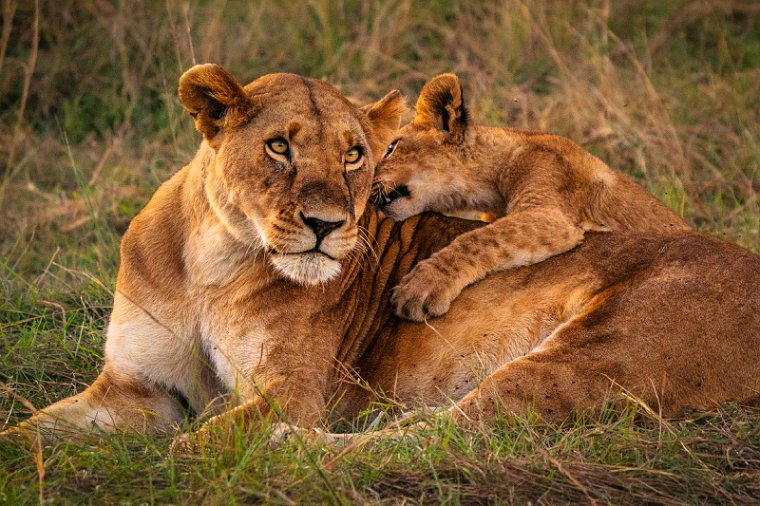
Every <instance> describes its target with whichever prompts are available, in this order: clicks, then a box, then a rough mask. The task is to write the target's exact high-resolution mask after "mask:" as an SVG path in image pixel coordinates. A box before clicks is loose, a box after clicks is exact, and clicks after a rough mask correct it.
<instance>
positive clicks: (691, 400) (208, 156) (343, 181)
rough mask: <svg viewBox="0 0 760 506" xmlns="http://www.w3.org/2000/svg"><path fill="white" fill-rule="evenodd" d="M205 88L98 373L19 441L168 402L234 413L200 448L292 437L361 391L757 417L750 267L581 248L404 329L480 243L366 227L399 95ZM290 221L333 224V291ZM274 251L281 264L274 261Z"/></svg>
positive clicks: (136, 418) (604, 239)
mask: <svg viewBox="0 0 760 506" xmlns="http://www.w3.org/2000/svg"><path fill="white" fill-rule="evenodd" d="M214 69H215V67H208V66H201V67H195V68H193V69H191V70H190V71H189V73H188V74H186V75H185V76H184V77H183V81H182V82H183V83H185V84H187V83H188V82H189V83H192V82H193V79H194V78H195V77H198V78H199V79H201V80H202V82H203V83H206V84H208V83H211V84H210V86H211V88H205V87H191V88H190V89H191V90H194V91H191V93H199V92H202V93H203V94H204V96H206V97H211V98H213V99H214V101H212V102H209V103H208V104H209V105H207V106H202V107H212V108H213V109H215V110H214V111H212V112H213V114H211V113H210V112H209V111H208V110H206V109H203V108H201V109H197V108H196V105H195V104H197V102H196V101H195V100H194V99H190V100H188V99H187V95H182V96H184V97H185V98H183V100H184V101H185V105H187V106H188V108H189V109H190V110H191V112H193V113H195V114H196V120H198V114H199V113H204V111H205V112H206V113H209V114H208V116H207V117H208V118H210V119H209V121H210V122H211V123H208V122H207V121H206V120H205V119H201V120H200V121H199V123H198V126H199V129H200V130H201V131H202V132H203V134H204V136H205V138H206V140H205V141H204V143H203V144H202V146H201V149H200V150H199V152H198V154H197V155H196V157H195V158H194V159H193V161H192V162H191V163H190V164H189V165H187V166H186V167H185V168H183V169H181V170H180V171H179V172H177V173H176V174H175V175H174V176H172V178H171V179H170V180H169V181H167V182H166V183H164V184H163V185H162V186H161V187H160V188H159V189H158V190H157V191H156V193H155V195H154V196H153V198H152V199H151V201H150V202H149V203H148V205H147V206H146V207H145V209H143V211H141V212H140V213H139V214H138V215H137V216H136V217H135V219H134V220H133V221H132V223H131V224H130V227H129V230H128V231H127V233H126V234H125V236H124V238H123V240H122V245H121V267H120V270H119V275H118V280H117V289H116V295H115V299H114V308H113V313H112V315H111V321H110V325H109V328H108V337H107V342H106V350H105V366H104V369H103V372H102V373H101V375H100V376H99V377H98V379H97V380H96V381H95V382H94V383H93V385H92V386H90V387H89V388H87V389H86V390H85V391H83V392H82V393H80V394H78V395H75V396H73V397H70V398H68V399H64V400H62V401H60V402H58V403H56V404H53V405H51V406H48V407H47V408H44V409H42V410H41V411H40V412H39V413H38V414H37V415H35V416H34V417H32V418H31V419H30V420H28V421H26V422H24V423H23V424H21V425H20V426H19V427H16V428H15V429H12V430H11V432H12V433H21V434H27V435H28V434H34V433H35V432H36V431H38V430H40V431H42V432H44V433H45V434H50V435H52V436H58V437H61V436H69V435H74V434H81V433H87V432H89V431H92V430H93V429H94V428H95V429H99V430H103V431H114V430H138V431H144V432H155V431H165V430H171V429H172V427H173V425H174V424H175V423H177V422H179V421H180V420H182V417H183V411H182V408H181V404H180V402H179V401H178V400H177V398H179V397H182V398H184V399H186V400H187V401H188V404H189V405H190V407H191V409H192V411H193V413H195V414H196V415H198V414H201V413H214V412H217V413H219V410H220V409H224V407H225V406H228V405H229V403H233V404H235V403H237V407H235V408H234V409H229V410H227V411H223V412H221V413H219V414H217V415H216V416H214V417H213V418H211V419H210V420H209V421H208V422H207V424H206V425H205V426H204V427H203V429H202V430H201V434H205V431H207V430H208V428H210V427H214V426H221V427H224V426H225V425H228V424H237V423H242V424H249V425H250V426H251V427H253V426H255V423H256V421H257V420H258V419H259V417H260V416H267V414H268V413H269V414H271V413H272V412H275V413H277V415H278V416H282V417H284V418H285V419H286V420H288V421H291V422H295V423H299V424H301V425H303V426H306V427H311V426H315V425H319V424H321V423H323V422H324V421H325V419H326V418H327V417H328V412H329V413H331V414H332V415H333V416H334V417H345V418H348V419H352V418H353V417H355V416H357V415H358V414H359V413H360V412H361V410H363V409H365V408H366V407H367V406H368V405H369V403H370V402H372V401H373V400H374V399H376V398H375V397H374V394H373V393H372V392H373V391H374V392H383V393H384V394H385V395H388V396H390V397H392V398H394V399H396V400H398V401H399V402H400V403H403V404H406V405H414V404H415V403H423V404H427V405H431V404H435V403H438V404H448V403H451V402H454V403H455V404H454V405H453V407H452V408H451V412H452V414H453V415H454V416H456V417H457V419H458V420H459V421H460V422H462V423H470V422H477V421H478V420H483V421H487V420H489V419H491V418H492V417H493V416H494V415H495V414H496V413H498V412H502V413H509V412H519V413H522V412H524V411H526V410H528V409H536V410H537V411H538V412H539V414H540V415H541V416H544V417H546V418H547V419H552V420H555V419H560V420H561V419H562V418H563V417H565V416H567V414H568V413H569V412H571V411H572V410H573V409H576V408H584V407H589V406H595V405H599V403H601V402H602V401H603V400H604V399H605V398H607V397H608V396H610V395H611V396H613V398H614V396H615V395H617V394H618V393H619V392H620V391H621V390H622V389H625V390H626V391H628V392H630V393H631V394H633V395H636V396H639V397H640V398H641V399H642V400H643V401H644V402H648V403H651V404H652V405H653V406H654V407H655V409H661V410H662V412H663V413H664V414H668V415H672V414H677V413H679V412H680V411H681V410H682V409H684V408H686V407H697V408H711V407H713V406H716V405H718V404H720V403H722V402H725V401H728V400H736V401H740V402H753V401H756V400H757V398H758V392H759V391H760V316H759V315H760V300H759V299H758V293H757V287H758V286H760V258H758V257H757V256H756V255H754V254H752V253H750V252H748V251H746V250H742V249H741V248H739V247H737V246H734V245H730V244H726V243H723V242H721V241H719V240H717V239H714V238H710V237H707V236H704V235H700V234H696V233H691V232H686V233H682V234H672V235H670V236H665V235H662V234H649V235H646V234H645V235H636V234H616V233H604V234H597V233H590V234H588V237H587V238H586V240H585V241H583V243H582V244H581V245H580V246H579V247H578V248H575V249H574V250H572V251H571V252H569V253H566V254H562V255H557V256H554V257H552V258H550V259H548V260H546V261H544V262H541V263H538V264H535V265H530V266H525V267H520V268H516V269H509V270H507V271H503V272H499V273H495V274H493V275H491V276H488V277H487V278H486V279H484V280H483V281H482V282H480V283H478V284H475V285H473V286H470V287H468V288H466V289H465V290H464V291H463V292H462V294H461V296H460V297H459V298H458V299H457V301H456V302H455V304H453V305H452V307H451V310H450V311H449V313H448V314H447V315H445V316H443V317H442V318H440V319H438V320H436V321H434V322H433V323H432V324H429V325H425V324H420V323H413V322H408V321H404V320H399V319H397V318H396V317H394V315H393V311H392V308H391V306H390V304H389V299H390V291H391V287H393V286H395V285H396V284H397V283H398V282H399V281H400V279H401V278H402V277H403V276H404V275H406V274H407V273H408V272H409V271H410V270H411V269H412V267H413V266H414V265H415V264H417V263H418V262H420V261H421V260H423V259H425V258H427V257H429V256H430V255H431V254H432V253H434V252H435V251H437V250H440V249H441V248H442V247H444V246H445V245H447V244H449V243H450V242H451V241H452V240H453V239H454V238H455V237H457V236H458V235H460V234H463V233H467V232H469V231H472V230H475V229H477V228H478V227H480V226H482V225H483V224H482V223H477V222H473V221H464V220H457V219H453V218H446V217H443V216H440V215H431V214H426V215H422V216H419V217H413V218H411V219H409V220H406V221H405V222H403V223H394V222H393V221H392V220H389V219H384V218H383V217H382V216H381V215H380V214H378V213H376V212H373V211H371V210H366V209H365V206H366V203H367V200H368V197H369V194H370V186H371V181H372V176H373V169H374V165H375V163H376V160H377V159H378V158H379V157H380V156H381V154H382V153H381V151H380V150H381V148H382V147H383V146H385V145H387V143H388V142H389V141H390V140H391V139H392V138H393V135H395V132H393V131H389V130H388V128H389V127H391V126H394V125H392V124H393V122H394V121H397V120H398V112H399V111H400V110H401V104H400V102H399V101H400V100H401V99H400V97H399V96H398V94H396V93H392V94H390V95H389V96H388V97H386V98H385V99H383V100H381V101H380V102H379V103H378V104H376V107H370V108H369V110H370V111H371V110H372V109H375V111H374V112H370V113H368V112H366V111H367V109H365V111H361V110H359V109H357V108H356V107H354V106H352V105H351V104H350V103H348V102H347V101H345V100H344V99H343V98H342V97H341V96H340V94H339V93H338V92H337V91H335V89H334V88H332V87H330V86H329V85H327V84H325V83H321V82H319V81H315V80H311V79H305V78H302V77H299V76H294V75H287V74H277V75H269V76H264V77H262V78H260V79H258V80H256V81H254V82H253V83H251V84H250V85H248V86H246V87H245V88H242V89H243V90H244V92H245V95H246V97H247V99H248V100H250V101H253V105H251V104H248V103H242V106H241V102H240V92H239V90H234V89H233V90H232V91H230V89H231V88H230V87H231V84H230V80H229V79H227V77H226V73H224V74H219V75H216V78H214V79H210V80H209V76H208V73H209V72H211V74H212V75H214V72H221V69H218V68H216V69H217V70H214ZM214 83H216V84H214ZM204 86H205V84H204ZM215 86H220V87H221V88H222V89H221V90H216V89H215V88H214V87H215ZM191 96H192V95H191ZM225 97H233V99H232V100H231V101H230V102H227V98H225ZM200 98H202V99H203V97H200ZM204 100H205V99H204ZM220 100H221V101H223V102H219V101H220ZM229 107H242V109H241V111H244V112H241V111H237V112H234V111H227V113H226V114H232V115H233V116H232V117H236V118H238V120H236V122H235V123H234V124H232V125H230V124H228V123H227V122H226V121H225V120H224V118H225V117H226V114H221V115H220V114H219V112H218V110H217V109H219V108H221V109H222V110H225V109H228V108H229ZM242 116H244V117H246V120H245V121H243V120H240V117H242ZM201 117H202V118H203V115H202V114H201ZM394 118H395V119H394ZM273 136H281V137H287V138H288V140H289V142H290V145H291V148H292V157H291V161H290V162H289V163H285V162H282V161H277V160H275V159H274V158H272V157H271V156H270V155H268V154H267V152H266V146H265V143H266V141H267V140H268V139H271V138H272V137H273ZM353 142H355V143H359V144H361V145H362V146H364V147H365V148H366V151H365V155H366V158H367V162H366V163H367V165H366V167H364V168H363V169H361V170H362V171H364V172H361V171H357V172H356V173H354V174H353V175H350V174H346V173H345V167H344V164H343V159H342V156H343V154H344V152H345V150H346V149H348V146H350V145H351V143H353ZM212 143H213V145H212ZM349 194H350V195H349ZM301 213H303V214H304V215H305V216H307V217H308V216H313V215H314V214H317V215H318V216H322V218H324V219H330V218H332V219H334V218H342V219H343V220H344V221H345V223H344V224H342V225H341V226H340V227H337V228H335V229H334V230H333V231H332V232H331V233H330V234H329V235H328V236H327V237H326V238H325V239H324V240H323V242H325V241H327V240H328V239H330V238H331V236H333V235H334V238H333V239H331V240H334V241H333V242H332V243H331V244H329V245H327V246H323V247H325V248H327V249H328V250H329V251H330V252H332V254H334V255H335V257H334V261H335V262H337V264H338V272H335V269H334V265H333V264H331V263H330V262H327V260H330V259H329V258H327V260H325V261H324V262H323V261H321V260H320V257H319V256H318V255H320V254H322V253H319V251H308V248H312V249H313V248H314V247H315V236H314V233H312V232H311V231H310V229H309V227H308V226H307V225H306V224H305V223H304V221H303V218H302V217H301ZM352 215H353V216H352ZM361 245H368V246H371V248H372V251H371V252H369V251H365V252H364V253H363V252H362V249H361ZM304 249H307V251H306V252H304V253H298V252H301V251H304ZM288 252H290V253H288ZM284 254H285V255H288V256H289V257H290V258H291V259H292V261H291V262H290V263H287V264H278V263H277V262H278V258H280V257H281V256H282V255H284ZM298 255H301V256H298ZM326 268H328V272H329V273H331V274H332V275H333V276H334V277H332V278H330V279H325V278H326V274H325V272H326V271H325V269H326ZM346 371H353V372H355V373H357V374H358V375H360V377H361V378H362V380H363V381H364V382H365V383H363V384H366V385H369V387H370V389H365V388H360V387H359V386H357V383H356V382H355V381H354V379H353V378H351V377H346ZM231 393H235V394H236V396H237V397H234V396H233V397H232V398H229V401H228V402H223V398H224V397H225V396H227V397H229V396H230V394H231ZM220 399H222V400H220ZM334 404H337V405H334ZM273 408H275V409H273ZM500 409H501V410H505V411H499V410H500Z"/></svg>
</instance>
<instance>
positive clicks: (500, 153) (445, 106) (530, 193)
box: [374, 74, 688, 321]
mask: <svg viewBox="0 0 760 506" xmlns="http://www.w3.org/2000/svg"><path fill="white" fill-rule="evenodd" d="M416 109H417V113H416V115H415V117H414V119H413V120H412V122H411V123H410V124H409V125H407V126H405V127H404V128H402V129H401V131H400V132H399V134H398V135H397V137H396V139H395V140H394V141H393V143H392V144H391V147H392V149H389V150H388V152H387V154H386V156H385V159H384V160H383V161H382V162H380V163H379V164H378V168H377V173H376V176H375V185H374V191H375V196H374V199H375V201H376V202H377V203H378V204H379V206H380V207H381V209H382V211H383V212H384V213H385V214H386V215H387V216H389V217H391V218H393V219H395V220H399V221H400V220H405V219H407V218H409V217H410V216H413V215H415V214H419V213H421V212H424V211H436V212H441V213H452V212H458V211H459V212H461V211H479V212H483V213H486V214H487V215H490V216H494V217H499V216H500V217H501V218H498V219H496V218H493V219H487V220H485V221H493V224H491V225H490V226H488V227H484V228H481V229H478V230H474V231H472V232H469V233H466V234H462V235H461V236H459V237H457V238H456V239H455V240H454V241H452V243H451V244H450V245H448V246H446V247H445V248H443V249H442V250H440V251H438V252H437V253H435V254H434V255H433V256H431V257H430V258H429V259H428V260H425V261H423V262H420V263H419V264H418V265H417V266H416V267H415V268H414V269H413V270H412V271H411V272H410V273H409V274H407V275H406V276H405V277H404V278H403V279H402V280H401V283H400V284H399V286H398V287H397V288H396V290H395V292H394V295H393V299H392V302H393V304H394V306H395V308H396V313H397V314H398V315H399V316H402V317H404V318H408V319H410V320H415V321H423V320H426V319H427V318H430V317H436V316H440V315H442V314H444V313H446V311H448V309H449V305H450V304H451V302H452V301H453V300H454V299H455V298H456V297H457V296H458V295H459V294H460V293H461V291H462V290H463V289H464V287H466V286H468V285H471V284H472V283H475V282H476V281H478V280H479V279H482V278H483V277H485V276H486V275H488V274H490V273H492V272H495V271H499V270H504V269H510V268H513V267H519V266H521V265H530V264H533V263H536V262H540V261H542V260H545V259H547V258H549V257H551V256H554V255H558V254H560V253H563V252H565V251H568V250H570V249H572V248H574V247H575V246H577V245H578V244H579V243H580V242H581V241H582V240H583V236H584V234H585V233H586V232H587V231H589V230H595V231H620V232H622V231H628V232H648V233H654V234H658V233H663V234H672V233H676V232H683V231H686V230H688V226H687V225H686V223H685V222H684V221H683V219H682V218H681V217H680V216H678V215H677V214H675V213H674V212H672V211H671V210H670V209H668V208H667V207H666V206H665V205H664V204H662V203H661V202H660V201H658V200H657V199H656V198H655V197H654V196H652V195H651V194H649V193H648V192H647V191H646V190H644V189H643V188H642V187H640V186H639V185H638V184H636V183H635V182H634V181H633V180H632V179H631V178H629V177H628V176H626V175H624V174H620V173H618V172H615V171H613V170H612V169H610V168H609V167H608V166H607V165H606V164H605V163H604V162H602V161H601V160H599V159H598V158H596V157H595V156H593V155H591V154H590V153H588V152H587V151H585V150H584V149H583V148H581V147H580V146H578V145H577V144H575V143H574V142H572V141H571V140H569V139H567V138H565V137H561V136H559V135H552V134H547V133H541V132H531V131H524V130H514V129H509V128H494V127H486V126H476V125H470V124H468V116H469V114H468V111H467V109H465V105H464V94H463V92H462V86H461V84H460V83H459V79H458V78H457V76H455V75H454V74H443V75H440V76H438V77H436V78H434V79H432V80H431V81H430V82H428V83H427V84H426V85H425V86H424V87H423V88H422V91H421V92H420V96H419V99H418V100H417V106H416Z"/></svg>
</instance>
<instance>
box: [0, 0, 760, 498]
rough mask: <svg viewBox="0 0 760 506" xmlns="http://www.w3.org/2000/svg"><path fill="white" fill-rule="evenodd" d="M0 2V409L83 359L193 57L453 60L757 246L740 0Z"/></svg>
mask: <svg viewBox="0 0 760 506" xmlns="http://www.w3.org/2000/svg"><path fill="white" fill-rule="evenodd" d="M0 1H1V3H2V12H1V15H2V21H1V22H0V30H2V32H1V33H0V382H2V384H0V386H3V388H4V389H5V390H7V391H8V392H12V393H13V394H12V395H11V394H9V395H3V396H0V418H2V419H3V421H4V422H13V421H14V420H17V419H19V418H21V417H24V416H26V413H27V411H26V408H24V407H23V406H22V404H23V403H20V402H21V401H20V399H26V400H28V401H29V402H31V403H32V404H34V405H37V406H38V407H39V406H41V405H44V404H47V403H49V402H51V401H53V400H55V399H59V398H61V397H63V396H65V395H68V394H70V393H72V392H74V391H76V390H78V389H79V388H81V387H82V385H83V384H86V383H87V382H89V381H91V379H92V378H93V377H94V375H95V374H96V371H97V369H98V368H99V366H100V364H101V361H102V342H103V328H104V325H105V321H106V318H107V315H108V311H109V308H110V304H111V297H112V286H113V282H114V279H115V273H116V267H117V265H118V240H119V237H120V236H121V234H122V233H123V231H124V230H125V228H126V226H127V224H128V223H129V220H130V219H131V217H132V216H134V214H135V213H136V212H137V211H138V210H139V209H140V208H141V207H142V206H143V205H144V204H145V202H147V200H148V198H149V197H150V195H151V194H152V192H153V191H154V190H155V188H156V186H157V185H158V184H159V183H160V182H161V181H163V180H165V179H166V178H167V177H168V176H169V175H171V174H172V173H173V172H174V171H176V170H177V169H178V168H179V167H181V166H182V165H184V164H185V163H187V162H188V161H189V160H190V159H191V157H192V155H193V153H194V151H195V149H196V148H197V145H198V142H199V136H198V134H197V133H196V132H195V131H194V129H193V125H192V121H191V120H190V118H189V117H188V115H187V114H186V113H185V112H184V111H183V109H182V107H181V106H180V104H179V102H178V100H177V98H176V87H177V79H178V77H179V76H180V75H181V73H182V72H183V71H184V70H186V69H187V68H189V67H190V66H191V65H193V64H194V63H203V62H215V63H219V64H221V65H223V66H225V67H227V68H228V69H230V70H231V71H232V72H233V73H234V74H235V75H236V76H238V78H239V79H240V81H242V82H248V81H251V80H253V79H255V78H256V77H257V76H260V75H262V74H265V73H269V72H296V73H300V74H306V75H309V76H313V77H318V78H323V79H325V80H327V81H329V82H330V83H332V84H334V85H336V86H338V87H339V88H340V89H341V90H342V91H343V92H344V93H345V94H346V95H348V96H350V97H352V99H355V100H356V101H357V102H365V101H370V100H374V99H377V98H379V97H380V96H382V95H383V94H384V93H385V92H387V91H388V90H390V89H393V88H400V89H401V90H402V91H403V92H404V93H405V94H406V95H407V96H408V97H410V99H412V103H413V99H414V98H415V97H416V93H417V91H418V90H419V88H420V87H421V85H422V84H423V83H424V82H425V81H426V80H427V79H429V78H430V77H432V76H433V75H435V74H438V73H441V72H449V71H453V72H456V73H458V74H459V75H460V77H461V78H462V79H463V82H464V84H465V90H466V93H467V95H468V99H469V100H468V102H469V104H470V106H471V109H472V110H473V112H474V115H475V119H476V121H480V122H484V123H489V124H500V125H508V126H512V127H518V128H532V129H540V130H547V131H551V132H555V133H559V134H563V135H566V136H568V137H570V138H571V139H573V140H575V141H576V142H578V143H580V144H581V145H583V146H584V147H586V148H587V149H588V150H590V151H591V152H592V153H594V154H596V155H598V156H600V157H601V158H602V159H604V160H605V161H606V162H607V163H609V164H610V165H611V166H612V167H613V168H615V169H617V170H620V171H624V172H627V173H629V174H632V175H633V176H634V177H635V178H636V179H637V180H638V181H640V182H641V183H642V184H643V185H644V186H645V187H646V188H647V189H649V190H650V191H651V192H653V193H654V194H655V195H657V196H658V197H659V198H660V199H662V200H663V201H665V202H666V203H667V204H668V205H669V206H671V207H672V208H673V209H675V210H677V211H678V212H680V213H682V214H683V215H684V216H685V218H686V220H687V221H688V222H689V223H691V224H692V225H694V226H695V227H696V228H698V229H699V230H702V231H705V232H709V233H712V234H716V235H718V236H720V237H723V238H725V239H726V240H729V241H732V242H736V243H738V244H740V245H742V246H744V247H747V248H749V249H752V250H754V251H756V252H757V251H760V202H758V194H759V193H760V2H757V1H753V0H671V1H668V2H663V1H656V0H617V1H609V0H588V1H580V0H532V1H531V0H503V1H498V0H461V1H444V0H431V1H418V0H387V1H379V0H301V1H296V0H281V1H265V0H261V1H251V2H243V1H225V0H192V1H186V2H180V1H176V0H165V1H159V0H153V1H143V2H138V1H130V0H108V1H107V0H0ZM729 420H738V418H730V419H729ZM751 420H754V422H752V423H754V425H755V427H756V426H757V425H758V424H757V419H756V418H755V419H751ZM732 423H733V422H732ZM737 423H738V422H737ZM0 426H1V425H0ZM727 432H728V434H729V436H727V437H731V438H736V437H738V436H736V433H735V432H731V430H728V431H727ZM756 432H757V431H756ZM756 432H755V433H754V434H755V435H754V436H753V437H758V436H757V433H756ZM742 437H743V436H742ZM580 439H583V438H580ZM755 442H756V443H757V441H756V440H755ZM732 444H734V443H732ZM528 446H529V447H530V445H528ZM676 446H677V445H676ZM718 446H720V445H718ZM531 448H533V449H535V448H534V447H531ZM573 448H574V447H573ZM678 448H680V447H678ZM572 451H576V450H572ZM676 451H680V450H678V449H676ZM718 453H719V451H718ZM592 458H593V457H592ZM662 458H663V459H665V460H668V459H670V458H671V457H662ZM684 458H685V459H686V460H688V456H684ZM653 459H654V460H655V461H656V460H657V459H656V458H654V457H653ZM476 460H477V459H476ZM676 461H677V459H676ZM656 465H659V464H656ZM662 465H666V464H662ZM27 471H28V470H27ZM25 472H26V471H24V472H21V474H20V475H19V476H21V478H18V481H17V483H19V484H20V483H22V482H23V480H24V479H25V478H24V477H25V476H27V474H24V473H25ZM29 472H31V471H29ZM2 474H3V473H1V472H0V475H2ZM9 476H10V475H9ZM571 481H572V480H571ZM689 483H691V482H689ZM696 483H698V481H695V482H694V484H696ZM699 484H700V486H702V485H704V486H707V485H705V484H704V483H702V482H699ZM2 485H3V481H2V479H0V499H1V498H2V494H1V492H2V490H3V487H2ZM692 485H693V484H687V486H685V487H686V489H689V488H690V487H691V488H694V487H692ZM716 486H718V485H716ZM696 489H699V486H696ZM19 490H20V489H19ZM742 490H743V489H742ZM19 493H20V492H19ZM705 493H706V494H709V493H710V492H709V491H708V492H705ZM9 497H10V496H9ZM715 497H719V496H715ZM720 497H724V499H725V497H728V496H720ZM731 497H734V499H736V498H737V497H739V496H731ZM0 502H2V500H0Z"/></svg>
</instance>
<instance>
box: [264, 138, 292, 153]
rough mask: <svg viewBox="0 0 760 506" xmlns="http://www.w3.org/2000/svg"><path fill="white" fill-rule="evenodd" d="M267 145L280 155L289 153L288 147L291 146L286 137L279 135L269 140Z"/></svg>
mask: <svg viewBox="0 0 760 506" xmlns="http://www.w3.org/2000/svg"><path fill="white" fill-rule="evenodd" d="M267 146H268V147H269V149H271V150H272V151H273V152H275V153H277V154H278V155H286V154H288V149H289V147H290V146H288V141H286V140H285V139H283V138H281V137H278V138H276V139H272V140H271V141H267Z"/></svg>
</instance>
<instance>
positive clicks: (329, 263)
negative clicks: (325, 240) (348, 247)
mask: <svg viewBox="0 0 760 506" xmlns="http://www.w3.org/2000/svg"><path fill="white" fill-rule="evenodd" d="M270 258H271V260H272V265H274V266H275V268H276V269H277V270H278V271H280V273H282V274H283V275H284V276H285V277H287V278H290V279H292V280H293V281H295V282H296V283H298V284H301V285H319V284H322V283H327V282H328V281H330V280H331V279H333V278H334V277H335V276H337V275H338V273H339V272H340V262H338V261H337V260H333V259H332V258H329V257H328V256H326V255H323V254H322V253H316V252H314V253H301V254H296V255H277V254H275V255H272V256H271V257H270Z"/></svg>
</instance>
